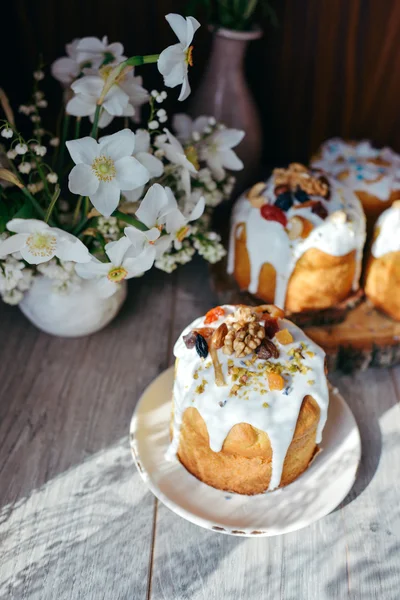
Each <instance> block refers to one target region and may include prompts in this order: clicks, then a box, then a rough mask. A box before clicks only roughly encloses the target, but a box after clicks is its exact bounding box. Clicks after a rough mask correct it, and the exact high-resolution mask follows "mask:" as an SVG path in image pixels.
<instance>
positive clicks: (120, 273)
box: [107, 267, 128, 283]
mask: <svg viewBox="0 0 400 600" xmlns="http://www.w3.org/2000/svg"><path fill="white" fill-rule="evenodd" d="M127 275H128V271H127V270H126V269H124V267H115V268H114V269H111V271H109V272H108V275H107V277H108V279H109V280H110V281H113V282H114V283H119V282H120V281H123V280H124V279H125V277H126V276H127Z"/></svg>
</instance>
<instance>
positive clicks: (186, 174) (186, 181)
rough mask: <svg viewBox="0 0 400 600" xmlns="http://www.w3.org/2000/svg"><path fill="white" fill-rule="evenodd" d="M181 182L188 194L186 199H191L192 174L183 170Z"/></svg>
mask: <svg viewBox="0 0 400 600" xmlns="http://www.w3.org/2000/svg"><path fill="white" fill-rule="evenodd" d="M181 182H182V187H183V189H184V191H185V194H186V198H189V196H190V190H191V185H190V173H189V171H188V170H187V169H181Z"/></svg>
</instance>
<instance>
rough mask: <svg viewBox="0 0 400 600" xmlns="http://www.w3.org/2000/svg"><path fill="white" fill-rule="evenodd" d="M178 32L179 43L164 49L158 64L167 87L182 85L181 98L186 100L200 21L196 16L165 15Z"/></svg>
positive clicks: (174, 30) (175, 31)
mask: <svg viewBox="0 0 400 600" xmlns="http://www.w3.org/2000/svg"><path fill="white" fill-rule="evenodd" d="M165 18H166V19H167V21H168V23H169V24H170V26H171V28H172V30H173V32H174V33H175V34H176V36H177V38H178V40H179V43H178V44H174V45H173V46H169V47H168V48H166V49H165V50H163V51H162V52H161V54H160V56H159V58H158V62H157V66H158V70H159V71H160V73H161V75H162V76H163V77H164V83H165V85H166V86H167V87H171V88H173V87H176V86H177V85H181V86H182V88H181V93H180V94H179V100H186V98H187V97H188V96H189V94H190V85H189V78H188V67H189V66H192V65H193V62H192V50H193V46H191V43H192V40H193V36H194V34H195V32H196V31H197V29H198V28H199V27H200V23H199V22H198V20H197V19H195V18H194V17H186V19H185V18H184V17H182V16H181V15H177V14H174V13H170V14H169V15H166V17H165Z"/></svg>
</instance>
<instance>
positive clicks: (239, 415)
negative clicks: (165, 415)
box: [166, 306, 329, 490]
mask: <svg viewBox="0 0 400 600" xmlns="http://www.w3.org/2000/svg"><path fill="white" fill-rule="evenodd" d="M224 309H225V317H221V318H220V319H219V320H218V321H216V322H214V323H213V324H212V326H213V327H215V328H217V327H218V326H219V325H220V324H221V323H223V322H224V320H225V318H226V315H229V314H232V313H233V312H234V310H235V307H233V306H225V307H224ZM279 325H280V328H281V329H283V328H286V329H288V330H289V331H290V333H291V334H292V336H293V342H292V343H290V344H287V345H281V344H279V342H277V341H276V338H274V343H275V344H276V346H277V347H278V348H279V350H280V357H279V359H273V358H271V359H269V360H270V362H271V363H273V364H278V363H280V364H283V363H285V364H286V363H287V364H288V365H290V364H291V361H292V360H293V359H292V358H291V356H292V354H291V353H290V351H291V350H292V351H293V349H296V348H298V347H299V344H300V343H301V342H304V343H305V344H306V346H307V347H306V348H305V349H304V351H303V356H304V360H302V365H304V367H305V368H304V369H303V372H293V373H286V371H285V372H284V373H283V375H284V378H285V388H284V389H282V390H270V389H269V387H268V383H267V378H266V377H265V376H260V377H257V376H256V377H255V381H256V383H251V382H252V379H251V380H250V383H249V384H248V385H244V386H243V387H242V388H240V389H239V391H238V392H237V395H230V390H231V388H232V385H233V384H234V380H233V379H232V376H231V375H230V374H229V372H228V370H229V366H232V364H233V365H234V366H235V367H239V368H243V366H244V365H245V364H246V358H250V357H246V358H244V359H239V358H235V356H234V355H232V356H227V355H225V354H224V353H223V352H222V350H218V358H219V360H220V362H221V365H222V370H223V374H224V378H225V381H226V384H227V385H225V386H223V387H218V386H217V385H216V384H215V378H214V370H213V368H212V364H211V359H210V357H209V356H208V357H207V358H206V359H205V360H203V359H201V358H200V357H199V356H198V354H197V353H196V351H195V350H194V349H191V350H189V349H188V348H186V346H185V344H184V342H183V339H182V336H183V335H186V334H188V333H189V332H190V331H192V330H193V329H195V328H199V327H203V326H204V317H201V318H199V319H196V320H195V321H193V323H191V325H189V326H188V327H187V328H186V329H185V330H184V331H183V332H182V335H181V336H180V337H179V339H178V341H177V342H176V344H175V348H174V354H175V356H176V357H177V359H179V360H178V362H177V370H176V377H175V383H174V392H173V395H174V419H173V438H172V442H171V445H170V447H169V449H168V452H167V455H166V457H167V459H169V460H172V459H173V458H174V457H175V455H176V452H177V450H178V447H179V432H180V428H181V424H182V417H183V414H184V412H185V410H186V409H187V408H188V407H195V408H197V410H198V411H199V413H200V415H201V416H202V417H203V419H204V421H205V423H206V425H207V430H208V433H209V438H210V448H211V450H213V451H214V452H219V451H220V450H221V449H222V446H223V443H224V441H225V439H226V437H227V435H228V433H229V431H230V430H231V429H232V427H233V426H234V425H236V424H238V423H249V424H250V425H252V426H253V427H256V428H257V429H260V430H262V431H264V432H266V433H267V435H268V437H269V440H270V443H271V447H272V476H271V481H270V484H269V488H268V489H269V490H273V489H275V488H277V487H278V486H279V483H280V480H281V475H282V470H283V463H284V460H285V457H286V454H287V451H288V448H289V446H290V443H291V441H292V438H293V434H294V431H295V428H296V424H297V420H298V416H299V412H300V408H301V405H302V402H303V399H304V397H305V396H306V395H307V394H310V395H311V396H313V398H314V399H315V401H316V402H317V403H318V405H319V407H320V420H319V424H318V429H317V438H316V443H317V444H318V443H320V442H321V439H322V431H323V428H324V425H325V422H326V417H327V410H328V401H329V393H328V386H327V380H326V376H325V368H324V360H325V353H324V352H323V350H322V349H321V348H320V347H319V346H317V345H316V344H315V343H314V342H312V341H311V340H310V339H309V338H307V336H306V335H305V334H304V333H303V332H302V331H301V330H300V329H299V328H298V327H296V326H295V325H294V324H293V323H291V322H290V321H287V320H286V319H280V320H279ZM228 363H229V364H228ZM264 366H265V361H263V360H260V359H257V360H256V361H255V362H254V363H252V364H251V366H248V367H246V368H248V369H249V371H254V372H255V373H256V372H259V369H260V367H261V369H262V368H263V367H264ZM258 380H260V382H259V383H258ZM199 384H201V389H202V390H203V391H202V392H199ZM261 389H263V390H264V391H263V392H262V391H260V390H261ZM266 404H267V406H265V405H266Z"/></svg>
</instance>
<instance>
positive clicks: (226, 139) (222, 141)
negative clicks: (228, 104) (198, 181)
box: [199, 129, 244, 181]
mask: <svg viewBox="0 0 400 600" xmlns="http://www.w3.org/2000/svg"><path fill="white" fill-rule="evenodd" d="M243 138H244V131H240V130H239V129H220V130H219V131H216V132H215V133H213V134H212V135H210V136H209V137H207V139H206V140H204V143H201V144H200V148H199V156H200V159H201V160H204V161H205V162H206V163H207V165H208V167H209V168H210V169H211V171H212V173H213V175H214V177H215V178H216V179H217V181H221V180H222V179H223V178H224V177H225V170H224V169H229V170H230V171H240V170H241V169H243V163H242V161H241V160H240V158H238V156H237V155H236V154H235V153H234V151H233V150H232V148H234V147H235V146H237V145H238V144H239V143H240V142H241V141H242V139H243Z"/></svg>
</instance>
